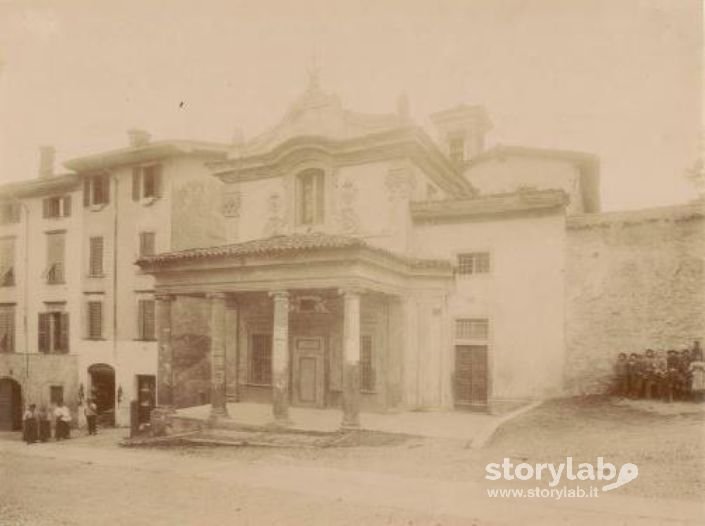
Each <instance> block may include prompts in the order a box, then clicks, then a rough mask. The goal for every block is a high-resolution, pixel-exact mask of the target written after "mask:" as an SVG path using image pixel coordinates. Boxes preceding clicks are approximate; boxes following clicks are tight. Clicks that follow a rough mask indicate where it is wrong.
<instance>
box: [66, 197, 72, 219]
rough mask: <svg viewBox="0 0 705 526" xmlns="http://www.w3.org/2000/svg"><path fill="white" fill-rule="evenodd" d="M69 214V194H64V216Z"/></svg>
mask: <svg viewBox="0 0 705 526" xmlns="http://www.w3.org/2000/svg"><path fill="white" fill-rule="evenodd" d="M70 216H71V196H70V195H67V196H64V217H70Z"/></svg>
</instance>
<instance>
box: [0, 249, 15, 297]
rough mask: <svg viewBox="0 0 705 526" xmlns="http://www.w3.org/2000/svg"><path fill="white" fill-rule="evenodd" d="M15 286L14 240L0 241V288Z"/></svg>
mask: <svg viewBox="0 0 705 526" xmlns="http://www.w3.org/2000/svg"><path fill="white" fill-rule="evenodd" d="M14 284H15V240H14V238H4V239H0V287H11V286H13V285H14Z"/></svg>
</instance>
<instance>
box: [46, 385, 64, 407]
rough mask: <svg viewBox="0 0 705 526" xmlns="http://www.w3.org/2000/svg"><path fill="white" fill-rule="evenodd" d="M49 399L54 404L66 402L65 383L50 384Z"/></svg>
mask: <svg viewBox="0 0 705 526" xmlns="http://www.w3.org/2000/svg"><path fill="white" fill-rule="evenodd" d="M49 401H50V402H51V403H52V404H53V405H59V404H63V403H64V386H63V385H50V386H49Z"/></svg>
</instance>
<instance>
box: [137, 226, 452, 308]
mask: <svg viewBox="0 0 705 526" xmlns="http://www.w3.org/2000/svg"><path fill="white" fill-rule="evenodd" d="M136 263H137V264H138V265H139V266H140V267H141V268H142V269H143V270H144V271H146V272H148V273H150V274H153V275H154V276H155V277H156V289H157V290H159V291H164V292H174V293H192V294H193V293H199V292H204V291H205V292H209V291H212V290H220V291H257V290H268V289H272V288H274V287H283V288H287V289H297V288H299V289H300V288H338V287H345V286H349V287H361V288H364V289H368V290H376V291H380V292H389V293H397V292H398V291H401V290H405V289H407V288H408V287H409V286H410V283H409V282H408V280H409V279H413V280H414V282H415V283H416V284H417V285H419V286H424V287H425V286H431V287H433V288H436V287H439V286H441V285H440V283H442V282H447V281H448V280H449V279H452V277H453V268H452V265H451V262H450V261H448V260H438V259H419V258H414V257H409V256H405V255H402V254H398V253H394V252H391V251H389V250H385V249H383V248H379V247H375V246H372V245H370V244H368V243H367V242H365V241H364V240H362V239H360V238H355V237H349V236H341V235H335V234H325V233H310V234H309V233H307V234H291V235H279V236H273V237H269V238H265V239H256V240H252V241H246V242H243V243H234V244H228V245H219V246H213V247H204V248H194V249H189V250H181V251H176V252H166V253H162V254H156V255H154V256H148V257H143V258H140V259H139V260H137V262H136ZM419 280H420V281H419ZM429 280H430V281H429ZM438 280H441V281H438Z"/></svg>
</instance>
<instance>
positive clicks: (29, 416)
mask: <svg viewBox="0 0 705 526" xmlns="http://www.w3.org/2000/svg"><path fill="white" fill-rule="evenodd" d="M22 431H23V433H22V435H23V436H22V438H24V441H25V442H27V445H29V444H34V443H35V442H36V441H37V440H38V439H39V433H38V432H37V406H36V405H35V404H29V407H28V408H27V410H26V411H25V413H24V417H23V418H22Z"/></svg>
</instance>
